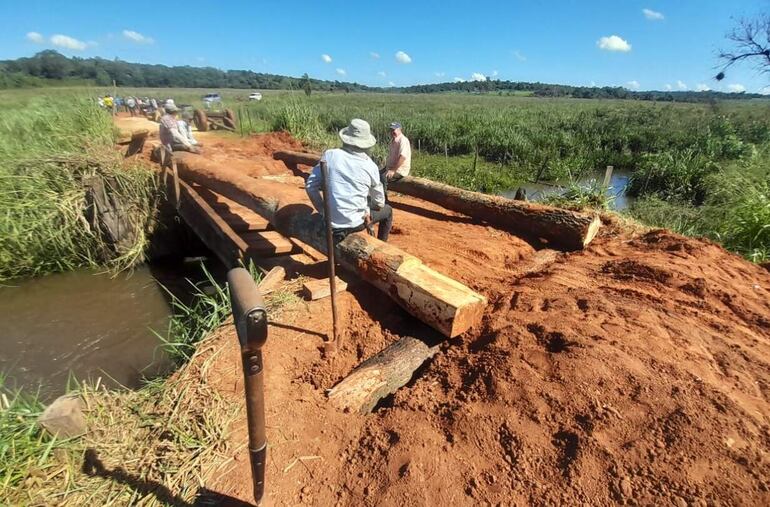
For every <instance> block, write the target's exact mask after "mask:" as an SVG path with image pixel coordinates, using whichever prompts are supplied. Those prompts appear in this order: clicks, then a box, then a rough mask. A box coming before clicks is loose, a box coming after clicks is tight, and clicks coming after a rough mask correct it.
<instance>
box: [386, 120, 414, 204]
mask: <svg viewBox="0 0 770 507" xmlns="http://www.w3.org/2000/svg"><path fill="white" fill-rule="evenodd" d="M388 128H389V129H390V144H389V145H388V158H387V159H386V161H385V169H384V170H383V171H382V172H381V173H380V179H381V181H382V184H383V186H384V188H385V193H386V194H387V191H388V182H389V181H396V180H400V179H401V178H403V177H404V176H409V171H410V170H411V169H412V145H411V143H410V142H409V139H408V138H407V137H406V136H405V135H404V133H403V132H402V131H401V124H400V123H399V122H397V121H395V122H393V123H391V124H390V125H388Z"/></svg>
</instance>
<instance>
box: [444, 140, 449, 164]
mask: <svg viewBox="0 0 770 507" xmlns="http://www.w3.org/2000/svg"><path fill="white" fill-rule="evenodd" d="M444 157H446V159H447V160H449V146H448V145H447V143H444Z"/></svg>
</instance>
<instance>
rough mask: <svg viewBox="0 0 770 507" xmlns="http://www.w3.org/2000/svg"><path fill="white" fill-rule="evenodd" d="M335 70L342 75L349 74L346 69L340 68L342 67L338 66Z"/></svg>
mask: <svg viewBox="0 0 770 507" xmlns="http://www.w3.org/2000/svg"><path fill="white" fill-rule="evenodd" d="M335 72H336V73H337V74H339V75H340V76H347V74H348V73H347V72H345V69H340V68H337V69H336V70H335Z"/></svg>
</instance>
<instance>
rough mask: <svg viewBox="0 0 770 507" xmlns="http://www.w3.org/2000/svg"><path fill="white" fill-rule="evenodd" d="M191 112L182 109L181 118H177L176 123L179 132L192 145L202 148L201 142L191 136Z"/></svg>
mask: <svg viewBox="0 0 770 507" xmlns="http://www.w3.org/2000/svg"><path fill="white" fill-rule="evenodd" d="M192 118H193V116H192V113H191V112H189V111H182V119H181V120H177V122H176V123H177V125H178V126H179V132H180V133H181V134H182V136H184V137H185V138H186V139H187V141H189V143H190V144H191V145H193V146H196V147H198V148H203V144H201V143H199V142H198V140H197V139H195V137H194V136H193V133H192Z"/></svg>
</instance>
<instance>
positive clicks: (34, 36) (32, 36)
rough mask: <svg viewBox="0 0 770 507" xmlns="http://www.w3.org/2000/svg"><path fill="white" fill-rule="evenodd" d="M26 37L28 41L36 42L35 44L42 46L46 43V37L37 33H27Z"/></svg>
mask: <svg viewBox="0 0 770 507" xmlns="http://www.w3.org/2000/svg"><path fill="white" fill-rule="evenodd" d="M25 37H26V39H27V40H28V41H30V42H34V43H35V44H42V43H43V42H45V37H43V34H40V33H37V32H27V35H25Z"/></svg>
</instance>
